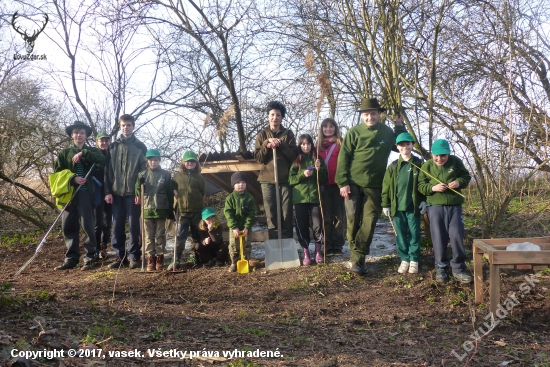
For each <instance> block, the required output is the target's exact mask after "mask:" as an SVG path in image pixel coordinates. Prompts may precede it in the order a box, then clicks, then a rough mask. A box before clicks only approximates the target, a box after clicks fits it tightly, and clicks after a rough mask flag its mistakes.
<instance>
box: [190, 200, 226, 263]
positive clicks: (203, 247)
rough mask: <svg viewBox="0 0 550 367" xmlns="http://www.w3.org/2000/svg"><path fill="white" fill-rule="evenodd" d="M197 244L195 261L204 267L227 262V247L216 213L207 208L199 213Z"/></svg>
mask: <svg viewBox="0 0 550 367" xmlns="http://www.w3.org/2000/svg"><path fill="white" fill-rule="evenodd" d="M201 218H202V220H201V221H200V222H199V242H198V243H197V244H195V248H194V250H195V260H196V261H197V264H203V265H204V266H206V267H212V266H214V265H217V266H223V265H224V264H225V261H226V260H227V252H228V250H227V245H226V244H225V243H224V242H223V233H222V227H221V225H220V221H219V219H218V217H217V215H216V211H215V210H214V209H213V208H212V207H209V206H207V207H206V208H204V209H203V210H202V212H201Z"/></svg>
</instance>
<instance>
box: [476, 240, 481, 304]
mask: <svg viewBox="0 0 550 367" xmlns="http://www.w3.org/2000/svg"><path fill="white" fill-rule="evenodd" d="M474 291H475V297H476V298H475V300H476V302H480V303H481V302H483V252H481V250H480V249H479V247H477V246H474Z"/></svg>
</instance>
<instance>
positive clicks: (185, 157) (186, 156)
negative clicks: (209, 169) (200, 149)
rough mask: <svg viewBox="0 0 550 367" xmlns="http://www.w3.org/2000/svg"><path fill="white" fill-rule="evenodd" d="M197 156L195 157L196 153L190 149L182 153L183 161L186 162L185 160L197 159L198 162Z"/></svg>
mask: <svg viewBox="0 0 550 367" xmlns="http://www.w3.org/2000/svg"><path fill="white" fill-rule="evenodd" d="M198 160H199V158H198V157H197V154H195V152H193V151H192V150H188V151H187V152H185V153H184V154H183V161H184V162H187V161H197V162H198Z"/></svg>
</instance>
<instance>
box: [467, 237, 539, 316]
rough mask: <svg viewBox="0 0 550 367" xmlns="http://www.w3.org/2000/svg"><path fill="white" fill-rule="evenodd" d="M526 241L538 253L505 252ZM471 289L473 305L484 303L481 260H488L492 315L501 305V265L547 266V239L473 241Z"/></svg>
mask: <svg viewBox="0 0 550 367" xmlns="http://www.w3.org/2000/svg"><path fill="white" fill-rule="evenodd" d="M522 242H529V243H532V244H535V245H538V246H540V251H506V247H507V246H509V245H511V244H512V243H522ZM473 248H474V288H475V297H476V298H475V299H476V302H483V258H486V259H487V260H489V267H490V275H489V301H490V310H491V312H493V313H494V312H496V310H497V307H498V304H499V302H500V266H501V265H549V264H550V237H532V238H494V239H476V240H474V245H473Z"/></svg>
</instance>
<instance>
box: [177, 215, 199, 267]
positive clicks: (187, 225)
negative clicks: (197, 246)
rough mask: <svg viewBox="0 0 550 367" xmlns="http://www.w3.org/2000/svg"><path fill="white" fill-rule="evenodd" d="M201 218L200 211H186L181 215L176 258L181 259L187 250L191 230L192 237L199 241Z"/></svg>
mask: <svg viewBox="0 0 550 367" xmlns="http://www.w3.org/2000/svg"><path fill="white" fill-rule="evenodd" d="M200 219H201V214H200V213H184V214H180V215H179V219H178V223H177V224H178V234H177V241H176V260H178V261H179V260H180V259H181V255H182V254H183V251H184V250H185V241H187V236H189V230H191V239H192V240H193V242H195V243H197V242H199V227H198V225H199V222H200Z"/></svg>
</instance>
